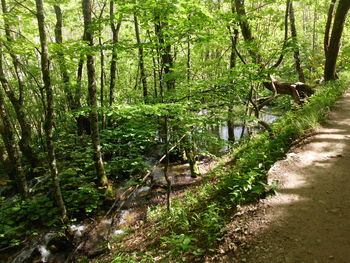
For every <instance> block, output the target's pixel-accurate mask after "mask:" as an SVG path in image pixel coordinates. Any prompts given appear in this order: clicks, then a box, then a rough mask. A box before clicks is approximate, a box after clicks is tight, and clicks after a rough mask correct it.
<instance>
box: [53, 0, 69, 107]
mask: <svg viewBox="0 0 350 263" xmlns="http://www.w3.org/2000/svg"><path fill="white" fill-rule="evenodd" d="M54 9H55V15H56V25H55V40H56V43H57V44H59V45H60V46H62V43H63V37H62V25H63V21H62V11H61V7H60V6H59V5H55V6H54ZM57 59H58V64H59V69H60V73H61V76H62V81H63V90H64V92H65V94H66V97H67V102H68V108H69V109H70V110H72V109H74V98H73V94H72V90H71V87H70V79H69V75H68V71H67V65H66V60H65V57H64V53H63V51H62V50H61V48H58V51H57Z"/></svg>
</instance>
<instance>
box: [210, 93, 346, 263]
mask: <svg viewBox="0 0 350 263" xmlns="http://www.w3.org/2000/svg"><path fill="white" fill-rule="evenodd" d="M276 179H278V180H279V181H280V182H281V184H280V186H279V189H278V194H277V195H276V196H273V197H271V198H269V199H266V200H263V201H261V202H260V203H259V204H258V205H255V206H254V205H252V206H248V207H244V208H242V209H241V210H242V211H240V212H239V213H238V214H236V215H235V217H234V218H235V219H234V220H232V222H231V223H230V224H229V225H228V226H227V228H228V233H227V235H226V236H225V241H224V242H223V243H222V244H221V246H220V248H219V249H218V255H219V256H215V257H214V258H212V259H208V260H207V262H232V263H233V262H248V263H326V262H335V263H350V91H348V92H347V93H346V94H345V96H344V97H343V98H341V99H340V100H339V101H338V103H337V106H336V109H335V110H334V111H333V112H332V113H331V114H330V116H329V121H327V122H326V123H325V124H324V125H323V127H321V128H320V129H318V130H317V133H316V135H314V136H312V137H311V138H309V139H307V141H306V142H304V143H303V145H302V146H299V147H296V148H295V149H292V150H291V153H289V154H288V157H287V158H286V159H285V160H283V161H279V162H277V163H276V164H275V165H274V167H273V168H272V169H271V171H270V176H269V180H276Z"/></svg>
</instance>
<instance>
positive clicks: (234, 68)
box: [0, 0, 350, 262]
mask: <svg viewBox="0 0 350 263" xmlns="http://www.w3.org/2000/svg"><path fill="white" fill-rule="evenodd" d="M349 8H350V5H349V3H348V1H345V0H338V1H336V0H332V1H309V0H300V1H292V0H288V1H279V0H271V1H248V0H247V1H243V0H230V1H229V0H213V1H211V0H195V1H188V0H157V1H154V0H147V1H137V0H135V1H114V0H111V1H107V0H104V1H102V0H101V1H91V0H82V1H70V0H59V1H58V0H52V1H43V0H35V1H25V2H23V1H17V0H1V19H0V31H1V32H2V33H1V35H0V51H1V53H0V82H1V87H0V135H1V136H0V137H1V141H0V192H1V199H0V204H1V209H0V219H1V222H2V224H1V225H0V251H1V254H3V255H4V260H7V261H9V262H11V260H13V259H14V258H16V255H17V261H14V262H18V260H20V259H21V257H22V256H23V255H24V254H26V253H27V252H26V253H24V252H25V251H30V253H27V254H29V255H28V256H29V258H30V259H26V260H29V261H30V260H32V261H35V260H38V258H39V259H40V258H41V260H48V259H47V258H46V257H48V255H47V254H49V255H52V254H58V255H60V254H61V259H60V260H62V261H63V260H65V259H62V257H64V258H65V257H66V256H67V257H68V260H70V261H73V262H74V261H76V260H78V259H77V257H78V256H79V255H80V254H79V253H82V254H84V251H83V252H82V251H80V252H79V251H78V249H77V247H78V246H79V245H80V244H81V241H82V240H84V238H85V239H88V238H89V236H88V233H94V230H93V229H95V231H96V229H98V227H97V226H96V225H95V226H94V223H91V224H90V225H91V229H90V230H89V231H86V233H85V234H86V236H84V235H83V237H79V238H77V237H76V232H74V231H73V230H72V229H74V227H73V224H75V222H89V221H93V220H95V221H99V220H100V219H101V218H102V219H103V220H107V219H108V220H111V221H109V222H110V223H109V224H110V229H109V230H108V231H107V232H106V233H105V235H104V236H103V237H101V239H102V242H101V244H103V248H104V249H105V248H108V247H109V248H110V249H111V251H113V253H119V252H121V254H119V255H118V256H116V258H115V259H114V262H119V261H120V262H127V260H129V261H131V262H133V261H132V260H134V261H136V262H140V260H144V261H145V262H148V261H152V260H153V258H154V257H155V258H156V257H157V255H156V254H157V251H159V249H158V248H157V247H158V245H159V246H160V249H161V250H162V251H163V252H162V253H163V255H164V257H163V258H162V260H163V261H166V262H167V261H171V260H173V261H181V260H182V261H185V262H186V260H188V259H190V258H197V259H201V258H202V257H203V256H204V255H205V254H208V253H210V252H211V251H210V247H211V246H212V245H213V244H215V242H217V240H218V239H220V237H221V236H222V234H223V231H224V228H223V227H224V225H225V222H227V220H228V219H229V217H230V214H231V213H232V211H234V209H235V207H236V206H237V205H238V204H240V203H243V202H248V201H253V200H256V199H258V198H260V197H264V196H266V195H267V194H269V193H270V192H271V191H272V190H273V186H269V185H268V184H267V180H266V173H267V171H268V169H269V168H270V167H271V165H272V164H273V163H274V162H275V161H276V160H279V159H281V158H283V156H284V155H285V153H286V151H287V150H288V148H289V146H290V144H291V143H292V141H293V140H295V139H297V138H298V137H299V136H301V135H302V134H303V133H304V132H305V131H307V130H308V129H312V128H313V127H314V125H315V124H316V123H317V122H319V121H320V120H322V118H323V117H324V114H325V112H327V110H328V109H329V107H331V106H332V105H333V103H334V101H335V99H336V98H337V97H338V96H339V95H340V94H341V93H342V92H343V91H344V89H345V88H346V80H345V78H346V74H344V73H345V72H346V71H347V70H348V67H349V61H348V57H349V56H348V53H349V50H350V49H349V43H348V42H347V39H348V38H347V35H348V34H349V31H348V29H347V23H348V21H346V14H347V13H348V10H349ZM323 76H324V79H325V80H326V81H327V84H326V85H323V84H322V85H321V84H320V83H321V82H322V80H321V79H323ZM339 76H342V78H341V80H336V79H338V77H339ZM335 80H336V81H335ZM316 82H317V83H318V84H320V85H316ZM284 95H285V96H284ZM266 112H270V113H271V112H272V113H273V114H275V115H278V116H282V117H281V118H280V119H279V120H278V121H277V122H275V123H273V124H271V123H270V122H268V121H266V120H265V119H264V114H266ZM217 130H224V131H225V132H221V134H217ZM226 150H227V151H226ZM223 153H225V155H224V157H222V158H221V159H218V161H217V162H218V163H219V165H218V167H217V168H215V169H214V171H212V172H209V173H208V174H207V175H206V176H203V178H201V175H200V173H201V167H198V161H199V160H202V161H203V160H204V162H210V161H211V160H212V159H213V158H214V159H215V158H216V157H215V155H217V156H220V155H222V154H223ZM228 160H230V161H228ZM179 163H188V170H189V173H190V175H191V177H192V179H193V178H198V179H193V180H192V179H191V180H192V181H191V182H198V185H197V186H196V187H192V186H191V187H190V189H189V190H188V191H185V192H184V193H183V194H181V196H182V197H176V198H175V199H174V200H171V194H172V193H173V194H175V192H176V191H174V192H172V183H173V181H172V180H173V178H174V175H172V174H171V169H170V168H171V167H172V166H174V165H176V164H179ZM156 169H160V170H161V174H162V175H163V176H164V180H163V183H162V184H161V185H159V182H156V180H155V170H156ZM199 181H200V182H199ZM173 188H174V189H173V190H177V188H176V186H174V187H173ZM183 188H185V186H182V188H181V190H183ZM144 189H148V190H149V191H150V192H152V194H155V193H156V192H165V193H164V195H163V196H164V199H165V200H164V202H165V203H166V205H165V206H164V207H163V206H162V205H158V206H150V207H151V208H150V209H149V211H148V212H147V216H146V215H144V219H146V220H147V222H146V223H145V226H143V227H148V228H151V229H152V231H151V233H153V235H151V236H150V237H148V238H146V240H148V241H147V242H146V241H145V244H144V246H143V249H144V250H147V253H144V252H145V251H140V250H137V249H136V250H135V251H134V250H133V249H132V245H131V244H129V243H130V242H129V243H128V241H125V240H127V237H124V236H123V237H120V236H119V237H114V236H113V235H112V234H113V233H114V230H115V229H113V228H115V226H114V225H113V224H114V223H115V221H117V218H118V217H120V215H121V209H122V208H123V207H124V206H125V205H130V204H129V201H130V200H131V199H132V198H134V197H135V194H136V193H140V192H141V190H144ZM160 196H162V195H160ZM147 205H148V204H146V206H147ZM143 213H144V214H146V212H145V211H144V212H143ZM112 215H113V216H112ZM111 217H113V218H111ZM153 225H154V226H153ZM147 231H148V230H147ZM48 232H49V233H52V232H54V233H57V235H54V238H53V240H52V241H48V242H46V241H45V242H46V243H45V246H44V247H43V246H42V247H40V249H39V248H38V247H34V248H31V249H29V250H28V249H27V248H28V247H31V246H32V244H33V240H36V239H40V238H41V237H42V235H43V234H44V233H48ZM131 232H132V231H131ZM142 233H143V232H142ZM44 236H45V238H44V239H45V240H46V235H44ZM51 236H52V235H51ZM130 237H134V238H135V240H137V239H136V233H132V234H130ZM114 238H116V239H117V240H116V241H113V240H114ZM122 240H124V241H122ZM47 243H48V244H50V245H48V244H47ZM118 244H120V245H118ZM127 244H129V245H130V247H129V249H128V247H125V245H127ZM117 246H118V247H119V250H118V249H117V248H116V247H117ZM23 248H24V250H23ZM21 249H22V250H21ZM43 249H45V250H46V252H45V253H46V254H45V253H44V252H43ZM62 250H65V252H62ZM124 250H126V251H133V252H135V253H134V254H133V253H132V254H133V256H128V255H126V254H123V251H124ZM102 251H104V250H101V251H99V252H98V253H101V252H102ZM116 251H119V252H116ZM22 252H23V253H24V254H23V253H22ZM153 252H155V253H153ZM98 253H95V254H93V255H91V256H96V255H97V254H98ZM139 253H141V255H140V254H139ZM22 254H23V255H22ZM63 254H64V256H62V255H63ZM68 254H69V256H68ZM5 255H6V256H5ZM134 256H135V258H134V259H132V258H133V257H134ZM31 257H32V258H31ZM43 258H44V259H43ZM55 260H57V261H58V262H60V261H59V259H57V258H56V259H55ZM83 260H84V259H83ZM118 260H119V261H118ZM138 260H139V261H138Z"/></svg>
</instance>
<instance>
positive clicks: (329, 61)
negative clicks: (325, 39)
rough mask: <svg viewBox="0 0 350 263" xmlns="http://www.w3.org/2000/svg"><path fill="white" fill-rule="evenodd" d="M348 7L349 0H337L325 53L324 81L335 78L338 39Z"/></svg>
mask: <svg viewBox="0 0 350 263" xmlns="http://www.w3.org/2000/svg"><path fill="white" fill-rule="evenodd" d="M349 9H350V1H349V0H340V1H339V4H338V8H337V11H336V13H335V16H334V23H333V28H332V34H331V38H330V41H329V46H328V50H327V55H326V63H325V69H324V79H325V81H329V80H335V79H336V78H337V74H336V63H337V59H338V54H339V49H340V40H341V36H342V34H343V30H344V24H345V20H346V15H347V13H348V12H349Z"/></svg>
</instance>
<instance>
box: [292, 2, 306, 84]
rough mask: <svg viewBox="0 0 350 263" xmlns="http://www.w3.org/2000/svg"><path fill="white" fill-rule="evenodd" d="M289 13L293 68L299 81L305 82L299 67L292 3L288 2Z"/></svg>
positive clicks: (301, 69)
mask: <svg viewBox="0 0 350 263" xmlns="http://www.w3.org/2000/svg"><path fill="white" fill-rule="evenodd" d="M289 13H290V16H289V19H290V28H291V33H292V38H293V42H294V45H295V48H294V60H295V68H296V71H297V72H298V76H299V81H301V82H305V76H304V71H303V68H302V67H301V60H300V51H299V46H298V38H297V29H296V26H295V16H294V8H293V1H291V2H290V7H289Z"/></svg>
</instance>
